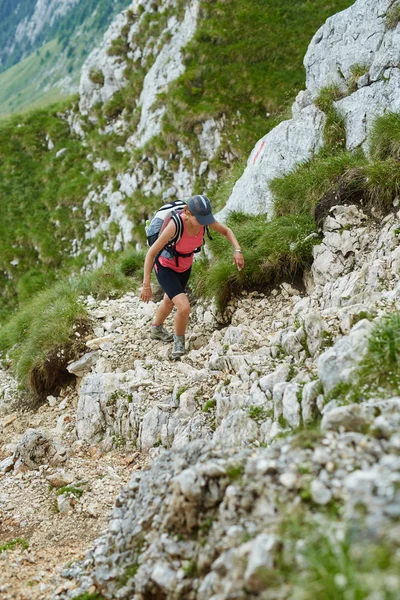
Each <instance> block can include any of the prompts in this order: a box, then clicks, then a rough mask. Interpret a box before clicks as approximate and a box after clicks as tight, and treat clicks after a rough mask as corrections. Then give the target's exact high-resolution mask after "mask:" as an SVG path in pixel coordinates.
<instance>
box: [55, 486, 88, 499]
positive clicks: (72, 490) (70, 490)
mask: <svg viewBox="0 0 400 600" xmlns="http://www.w3.org/2000/svg"><path fill="white" fill-rule="evenodd" d="M62 494H72V495H73V496H76V497H77V498H80V497H81V496H82V495H83V490H81V488H78V487H76V486H73V485H66V486H64V487H61V488H59V489H58V490H57V496H61V495H62Z"/></svg>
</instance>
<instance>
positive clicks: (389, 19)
mask: <svg viewBox="0 0 400 600" xmlns="http://www.w3.org/2000/svg"><path fill="white" fill-rule="evenodd" d="M399 22H400V2H396V3H395V4H393V6H391V7H390V8H389V10H388V11H387V13H386V26H387V28H388V29H395V27H397V25H398V23H399Z"/></svg>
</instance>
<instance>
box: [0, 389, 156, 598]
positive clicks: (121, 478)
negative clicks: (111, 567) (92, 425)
mask: <svg viewBox="0 0 400 600" xmlns="http://www.w3.org/2000/svg"><path fill="white" fill-rule="evenodd" d="M76 403H77V397H76V394H75V393H74V392H73V390H68V392H67V393H66V394H64V395H63V397H62V398H59V399H56V401H55V403H54V406H53V407H51V406H49V405H48V404H47V405H45V406H43V407H42V408H40V409H39V411H37V412H35V413H18V412H15V413H13V414H11V415H7V416H6V417H3V418H2V419H1V420H0V432H1V434H2V435H1V440H0V460H2V459H4V458H7V457H8V456H10V454H12V450H13V447H14V446H15V443H16V442H17V441H18V440H19V439H20V437H21V435H22V434H23V433H24V432H25V431H26V429H27V428H29V427H32V428H45V429H47V430H48V431H51V430H53V432H54V430H55V429H56V428H57V427H58V428H59V431H60V430H61V428H62V429H63V434H62V438H63V443H64V444H65V445H66V447H67V448H68V450H69V454H70V457H69V459H68V460H67V462H66V463H65V464H64V465H61V466H60V467H57V468H54V467H50V466H48V465H42V466H41V467H40V468H39V469H37V470H31V471H28V470H26V471H24V470H20V471H19V472H14V471H11V472H9V473H6V474H1V475H0V597H1V598H2V600H11V599H12V600H45V599H46V600H47V599H48V598H49V594H50V593H52V592H53V591H54V589H55V587H58V586H61V587H65V585H66V584H65V580H64V581H61V579H60V578H59V574H60V573H61V571H62V569H63V568H64V566H65V565H66V564H68V563H71V562H74V561H75V560H77V559H79V558H83V556H84V554H85V551H86V550H87V549H88V548H90V546H91V545H92V542H93V540H94V539H96V538H97V537H98V536H99V534H100V533H101V531H102V530H103V528H104V527H105V524H106V519H107V514H108V512H109V511H110V509H111V508H112V506H113V504H114V502H115V498H116V496H117V495H118V492H119V490H120V489H121V488H122V487H123V485H125V483H126V482H127V481H128V480H129V478H130V476H131V474H132V472H133V471H135V470H138V469H141V468H144V467H145V466H146V464H147V458H148V457H147V456H145V455H143V454H141V453H139V452H135V451H134V450H131V451H129V450H125V449H121V450H112V451H110V452H106V453H103V452H102V450H101V449H100V448H99V447H98V446H89V447H88V446H85V445H83V444H82V443H81V442H77V441H75V437H74V435H73V430H74V427H75V416H74V415H75V412H76V411H75V408H76ZM60 405H61V409H60ZM54 476H60V477H61V479H60V481H62V479H63V478H64V479H66V482H65V483H66V485H67V486H69V487H72V488H73V490H74V491H73V492H71V493H69V494H67V496H66V504H65V506H63V507H62V510H63V512H59V507H58V501H60V500H59V499H60V498H61V495H60V491H62V489H61V487H58V488H57V487H55V486H54V485H52V484H51V483H50V481H49V478H50V479H52V478H54ZM58 483H60V482H58ZM64 487H65V486H64ZM64 497H65V496H64ZM67 586H68V582H67Z"/></svg>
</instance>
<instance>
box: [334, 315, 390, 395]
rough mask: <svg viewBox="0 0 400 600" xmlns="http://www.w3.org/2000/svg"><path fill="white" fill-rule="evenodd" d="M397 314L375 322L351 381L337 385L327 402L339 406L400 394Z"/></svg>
mask: <svg viewBox="0 0 400 600" xmlns="http://www.w3.org/2000/svg"><path fill="white" fill-rule="evenodd" d="M399 335H400V313H398V312H395V313H392V314H390V315H386V316H384V317H382V318H380V319H379V320H377V321H376V323H375V326H374V328H373V329H372V332H371V334H370V336H369V339H368V346H367V351H366V353H365V355H364V356H363V358H362V360H361V361H360V363H359V365H358V367H357V369H356V371H355V372H354V374H353V375H352V378H351V381H349V382H341V383H339V384H338V385H337V386H336V387H335V388H334V389H333V390H331V391H330V392H329V394H327V398H326V400H327V401H329V400H332V399H336V400H339V401H340V403H341V404H348V403H352V402H362V401H364V400H365V399H367V398H370V397H387V398H388V397H391V396H396V395H398V394H399V393H400V349H399V344H398V340H399Z"/></svg>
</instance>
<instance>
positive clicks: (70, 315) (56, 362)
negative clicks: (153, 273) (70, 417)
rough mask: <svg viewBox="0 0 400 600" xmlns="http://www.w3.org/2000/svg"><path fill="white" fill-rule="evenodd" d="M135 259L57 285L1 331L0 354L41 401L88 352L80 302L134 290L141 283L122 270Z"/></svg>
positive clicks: (120, 259) (87, 326) (84, 315)
mask: <svg viewBox="0 0 400 600" xmlns="http://www.w3.org/2000/svg"><path fill="white" fill-rule="evenodd" d="M134 255H135V253H134V251H127V252H126V253H125V254H121V255H120V256H119V257H118V258H117V259H115V260H114V261H112V260H110V261H109V263H107V264H106V265H104V266H103V267H101V268H100V269H97V270H95V271H92V272H88V273H86V274H83V275H80V276H78V277H74V278H71V279H69V280H68V279H65V280H63V281H60V282H56V283H54V284H53V285H52V286H50V287H49V289H47V290H46V291H43V292H39V293H38V294H36V295H35V296H34V297H33V298H31V299H30V300H29V301H27V302H26V303H24V304H23V305H22V306H21V308H20V309H19V310H18V311H17V312H16V314H15V315H14V316H13V317H12V318H11V319H10V320H9V321H8V322H7V324H6V325H4V326H3V327H2V328H0V352H2V354H3V357H5V356H6V358H7V361H8V362H9V363H10V365H11V366H12V368H13V371H14V373H15V375H16V376H17V378H18V379H19V381H20V382H21V383H22V385H23V386H24V387H26V388H28V389H30V390H31V391H32V392H33V393H34V394H35V396H36V397H38V398H39V399H43V397H44V396H46V395H47V394H49V393H54V392H57V391H58V390H59V389H60V387H62V386H63V385H64V384H65V383H68V381H69V380H70V377H69V374H68V372H67V371H66V365H67V364H68V362H71V361H72V360H74V359H75V358H77V356H78V355H81V354H82V353H83V352H84V351H85V350H86V348H85V345H84V342H83V339H84V336H85V334H86V333H87V331H88V330H89V329H90V324H89V322H88V317H87V312H86V309H85V307H84V306H83V305H82V303H81V297H84V296H88V295H89V294H91V295H92V296H94V297H95V298H99V299H104V298H109V297H116V296H120V295H122V294H123V293H125V292H126V291H128V290H129V289H134V287H135V285H136V283H137V282H138V281H139V280H137V279H136V280H132V279H129V278H127V277H126V276H125V275H124V274H123V272H122V268H121V264H123V263H124V261H125V260H126V258H127V257H129V256H131V257H132V256H134ZM135 282H136V283H135ZM77 334H79V335H77Z"/></svg>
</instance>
